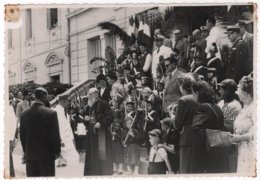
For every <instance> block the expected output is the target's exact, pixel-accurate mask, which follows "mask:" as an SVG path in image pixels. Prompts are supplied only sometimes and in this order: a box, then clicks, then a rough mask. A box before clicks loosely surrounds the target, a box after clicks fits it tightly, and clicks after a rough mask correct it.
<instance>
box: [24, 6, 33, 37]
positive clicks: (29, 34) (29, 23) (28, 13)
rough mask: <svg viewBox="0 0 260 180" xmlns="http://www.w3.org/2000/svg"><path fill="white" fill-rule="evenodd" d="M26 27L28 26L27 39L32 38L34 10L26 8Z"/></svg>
mask: <svg viewBox="0 0 260 180" xmlns="http://www.w3.org/2000/svg"><path fill="white" fill-rule="evenodd" d="M25 24H26V26H25V28H26V40H28V39H31V38H32V10H31V9H26V10H25Z"/></svg>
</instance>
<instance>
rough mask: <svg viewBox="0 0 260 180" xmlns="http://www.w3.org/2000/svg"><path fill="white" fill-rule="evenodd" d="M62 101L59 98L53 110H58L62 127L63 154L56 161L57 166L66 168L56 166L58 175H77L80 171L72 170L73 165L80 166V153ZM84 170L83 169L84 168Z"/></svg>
mask: <svg viewBox="0 0 260 180" xmlns="http://www.w3.org/2000/svg"><path fill="white" fill-rule="evenodd" d="M61 104H62V101H61V100H58V102H57V103H56V105H54V107H53V110H55V111H56V112H57V115H58V121H59V127H60V137H61V143H62V147H61V156H62V157H63V159H62V158H60V159H59V160H58V161H57V162H56V163H57V164H56V165H57V167H64V168H56V171H57V173H56V176H58V177H61V176H62V177H75V176H78V174H76V173H78V172H75V171H72V169H73V167H78V166H79V154H78V152H77V151H76V148H75V145H74V137H73V134H72V130H71V126H70V123H69V120H68V119H67V118H66V116H65V111H64V108H63V106H62V105H61ZM82 171H83V170H82ZM73 172H74V174H73Z"/></svg>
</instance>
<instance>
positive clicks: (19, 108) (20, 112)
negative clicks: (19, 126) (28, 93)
mask: <svg viewBox="0 0 260 180" xmlns="http://www.w3.org/2000/svg"><path fill="white" fill-rule="evenodd" d="M21 114H22V105H21V103H19V104H18V105H17V107H16V117H17V120H18V122H17V123H20V119H21Z"/></svg>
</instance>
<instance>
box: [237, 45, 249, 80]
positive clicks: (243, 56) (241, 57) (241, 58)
mask: <svg viewBox="0 0 260 180" xmlns="http://www.w3.org/2000/svg"><path fill="white" fill-rule="evenodd" d="M247 58H248V57H247V47H246V46H243V45H242V44H240V45H238V46H237V49H236V64H235V69H236V71H235V80H236V82H239V81H240V79H241V77H242V75H243V74H241V73H242V72H245V71H244V69H245V67H246V66H247V65H246V63H248V62H247V61H246V60H247Z"/></svg>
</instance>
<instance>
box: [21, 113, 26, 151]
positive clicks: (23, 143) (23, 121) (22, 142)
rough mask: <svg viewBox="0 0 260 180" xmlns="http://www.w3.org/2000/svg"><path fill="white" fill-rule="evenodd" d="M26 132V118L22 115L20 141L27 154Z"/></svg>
mask: <svg viewBox="0 0 260 180" xmlns="http://www.w3.org/2000/svg"><path fill="white" fill-rule="evenodd" d="M26 136H27V135H26V130H25V118H24V116H23V115H21V122H20V139H21V144H22V148H23V152H25V139H26Z"/></svg>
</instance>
